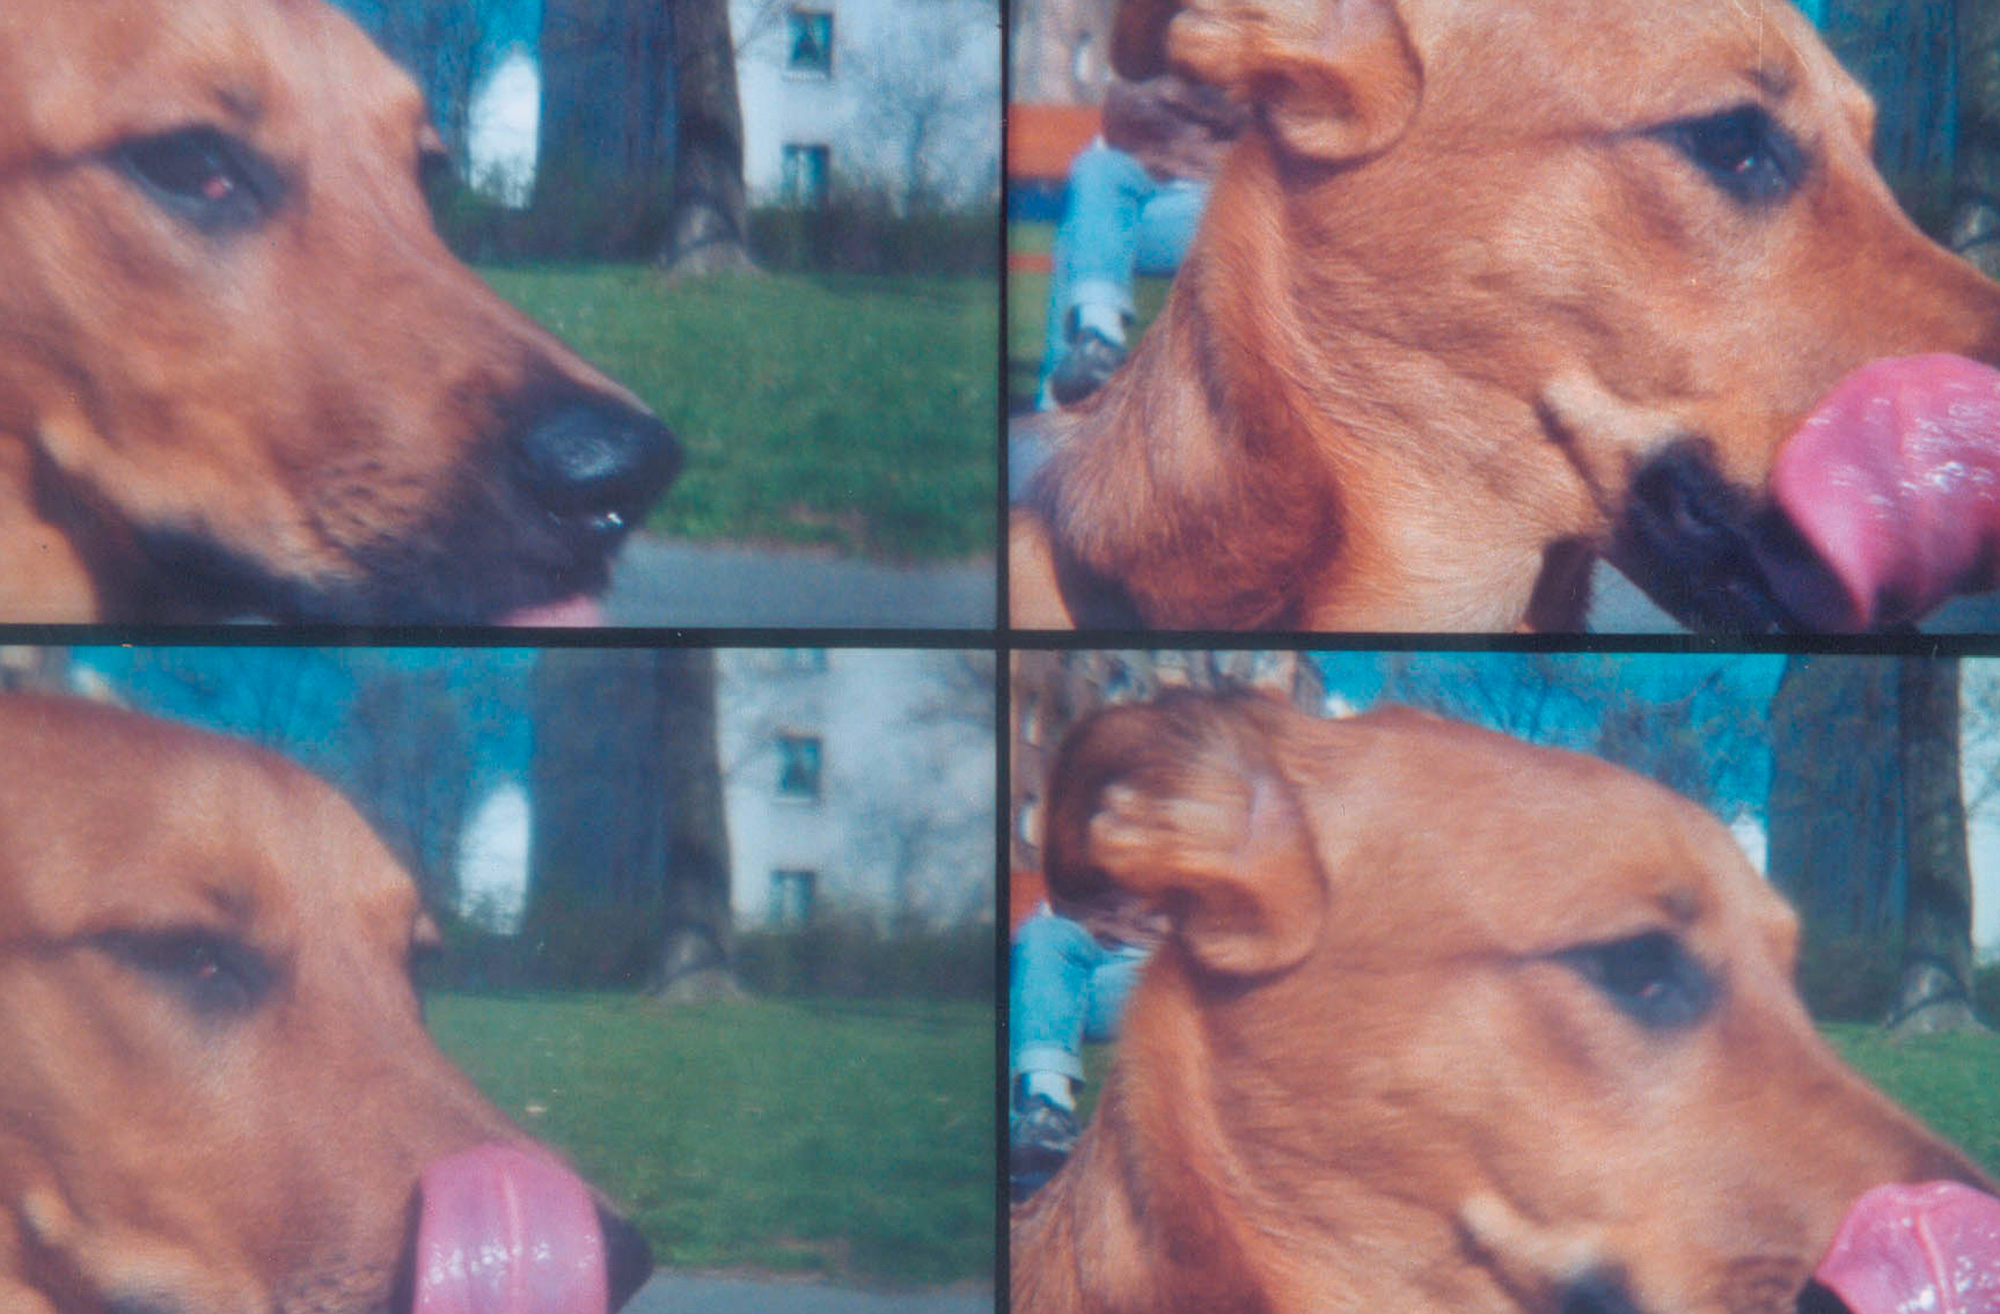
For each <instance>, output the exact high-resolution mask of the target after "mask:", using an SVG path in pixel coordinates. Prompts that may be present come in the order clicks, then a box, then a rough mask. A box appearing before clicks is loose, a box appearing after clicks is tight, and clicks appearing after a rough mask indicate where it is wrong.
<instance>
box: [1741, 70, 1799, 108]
mask: <svg viewBox="0 0 2000 1314" xmlns="http://www.w3.org/2000/svg"><path fill="white" fill-rule="evenodd" d="M1749 79H1750V85H1751V86H1753V87H1755V88H1756V89H1757V90H1758V91H1759V92H1761V93H1763V94H1764V95H1766V96H1768V97H1770V98H1771V99H1772V100H1783V99H1785V98H1786V97H1787V96H1789V95H1791V94H1792V89H1793V88H1794V87H1795V86H1797V85H1798V75H1797V72H1796V70H1795V69H1793V67H1792V66H1791V65H1790V64H1771V63H1764V64H1758V65H1757V66H1756V67H1754V68H1752V69H1751V70H1750V72H1749Z"/></svg>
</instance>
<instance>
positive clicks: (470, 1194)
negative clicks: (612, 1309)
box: [411, 1144, 608, 1314]
mask: <svg viewBox="0 0 2000 1314" xmlns="http://www.w3.org/2000/svg"><path fill="white" fill-rule="evenodd" d="M420 1189H421V1191H422V1193H423V1212H422V1216H421V1218H420V1219H419V1221H418V1223H417V1258H416V1299H415V1301H414V1302H413V1303H412V1306H411V1314H604V1308H605V1305H606V1304H607V1302H608V1295H607V1290H608V1288H607V1283H606V1279H605V1270H604V1238H603V1234H602V1233H601V1232H600V1231H599V1229H598V1223H597V1207H596V1205H595V1204H593V1203H592V1201H591V1198H590V1190H589V1188H587V1187H586V1186H584V1184H583V1183H582V1182H581V1181H580V1180H578V1178H577V1177H576V1175H575V1174H574V1173H572V1172H570V1171H569V1170H568V1169H567V1168H564V1167H563V1166H562V1165H561V1164H559V1163H557V1162H556V1161H555V1160H554V1159H553V1158H551V1157H550V1156H549V1155H547V1154H546V1153H544V1152H542V1151H540V1150H537V1149H534V1148H532V1147H530V1146H525V1145H504V1144H496V1145H481V1146H478V1147H476V1148H474V1149H470V1150H464V1151H461V1152H460V1153H458V1154H454V1155H451V1156H450V1157H448V1158H444V1159H440V1160H438V1161H437V1162H436V1163H433V1164H432V1165H431V1166H430V1167H428V1168H426V1169H425V1170H424V1175H423V1182H422V1185H421V1188H420Z"/></svg>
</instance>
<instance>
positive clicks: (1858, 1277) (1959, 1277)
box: [1799, 1182, 2000, 1314]
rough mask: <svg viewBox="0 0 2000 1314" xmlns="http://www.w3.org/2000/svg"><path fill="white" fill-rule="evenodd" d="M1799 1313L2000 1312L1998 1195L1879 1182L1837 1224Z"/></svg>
mask: <svg viewBox="0 0 2000 1314" xmlns="http://www.w3.org/2000/svg"><path fill="white" fill-rule="evenodd" d="M1799 1310H1800V1314H1831V1312H1832V1311H1838V1310H1846V1311H1849V1314H2000V1199H1995V1198H1994V1197H1992V1196H1990V1195H1986V1194H1983V1193H1982V1192H1979V1191H1975V1190H1973V1189H1972V1188H1971V1187H1969V1186H1961V1185H1960V1184H1958V1183H1957V1182H1930V1183H1927V1184H1925V1185H1922V1186H1879V1187H1876V1188H1875V1189H1874V1190H1872V1191H1870V1192H1868V1193H1867V1194H1866V1195H1864V1196H1862V1197H1861V1199H1860V1200H1858V1201H1856V1202H1855V1204H1854V1207H1853V1208H1852V1209H1850V1210H1849V1211H1848V1214H1847V1218H1846V1219H1845V1221H1843V1222H1842V1223H1841V1225H1840V1231H1839V1233H1838V1234H1837V1235H1836V1236H1835V1238H1834V1242H1833V1245H1832V1247H1831V1248H1829V1249H1828V1251H1827V1254H1826V1258H1825V1259H1823V1260H1821V1261H1820V1265H1819V1267H1818V1268H1817V1269H1816V1270H1814V1273H1813V1285H1812V1286H1811V1287H1810V1288H1808V1289H1807V1292H1806V1295H1805V1296H1804V1297H1803V1298H1802V1299H1801V1300H1800V1302H1799Z"/></svg>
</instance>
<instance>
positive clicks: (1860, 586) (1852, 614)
mask: <svg viewBox="0 0 2000 1314" xmlns="http://www.w3.org/2000/svg"><path fill="white" fill-rule="evenodd" d="M1770 489H1771V495H1772V497H1773V499H1774V500H1775V502H1776V505H1777V508H1778V510H1779V511H1780V512H1781V513H1782V514H1783V516H1784V518H1785V519H1786V520H1787V521H1788V522H1789V523H1790V525H1791V527H1792V529H1793V530H1794V531H1795V532H1796V533H1797V535H1798V536H1799V538H1800V539H1801V540H1802V541H1803V543H1804V544H1805V545H1806V546H1807V547H1808V548H1809V549H1810V555H1811V557H1812V558H1815V559H1816V563H1815V564H1812V565H1810V566H1809V567H1808V569H1806V570H1805V571H1803V572H1801V571H1798V570H1797V569H1795V567H1796V565H1797V562H1796V561H1795V560H1785V559H1783V558H1768V557H1767V559H1765V560H1764V561H1763V563H1762V564H1763V567H1764V571H1765V574H1766V577H1767V578H1768V579H1769V580H1770V582H1771V585H1772V587H1773V589H1774V590H1775V591H1776V592H1777V593H1778V594H1779V595H1780V597H1782V598H1784V599H1785V601H1786V603H1787V606H1788V609H1789V610H1791V611H1792V613H1793V614H1794V615H1795V616H1796V617H1797V618H1798V619H1799V620H1801V621H1803V622H1805V623H1806V624H1807V625H1808V626H1810V627H1811V628H1814V629H1820V630H1834V631H1853V630H1862V629H1872V628H1880V627H1883V626H1887V625H1894V624H1898V623H1901V622H1905V621H1911V620H1915V619H1916V618H1917V617H1919V616H1922V615H1923V614H1924V613H1926V612H1928V611H1930V610H1931V609H1932V608H1933V607H1935V606H1937V605H1938V604H1939V603H1941V602H1943V601H1944V600H1945V599H1946V598H1948V597H1950V596H1952V595H1953V594H1956V593H1966V592H1976V591H1980V590H1984V589H1990V588H1992V587H1993V586H1994V585H1995V584H1996V583H2000V371H1995V370H1992V369H1989V368H1988V367H1986V366H1984V365H1980V364H1976V363H1975V362H1973V361H1969V360H1965V359H1962V358H1960V357H1957V356H1912V357H1906V358H1902V359H1896V360H1878V361H1874V362H1871V363H1870V364H1867V365H1864V366H1862V367H1861V368H1860V369H1857V370H1855V371H1854V372H1853V373H1852V374H1849V375H1848V376H1847V377H1846V378H1845V379H1843V380H1841V382H1840V383H1838V384H1837V385H1835V387H1834V389H1833V391H1832V392H1830V393H1828V394H1827V396H1826V398H1825V399H1824V400H1823V401H1822V402H1821V403H1820V404H1819V406H1818V407H1817V408H1815V410H1814V411H1813V413H1812V414H1811V415H1810V416H1808V417H1807V419H1806V421H1805V423H1804V424H1803V425H1802V426H1801V427H1800V428H1799V430H1798V432H1797V433H1796V434H1794V435H1793V436H1792V438H1791V439H1789V440H1788V441H1787V442H1786V443H1785V445H1784V447H1782V448H1781V449H1780V450H1779V452H1778V456H1777V460H1776V463H1775V464H1774V465H1773V467H1772V471H1771V481H1770ZM1829 578H1830V580H1831V582H1832V585H1833V586H1832V587H1826V581H1828V580H1829Z"/></svg>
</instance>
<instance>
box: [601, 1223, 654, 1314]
mask: <svg viewBox="0 0 2000 1314" xmlns="http://www.w3.org/2000/svg"><path fill="white" fill-rule="evenodd" d="M597 1222H598V1225H599V1226H601V1227H602V1228H603V1229H604V1275H605V1278H606V1283H605V1285H606V1286H607V1287H608V1288H609V1289H610V1293H611V1308H612V1309H614V1310H615V1309H618V1308H620V1307H622V1306H623V1305H624V1304H625V1302H626V1301H628V1300H630V1299H632V1297H633V1296H634V1295H635V1294H637V1293H638V1290H639V1288H640V1287H642V1286H644V1285H646V1279H647V1278H649V1277H651V1276H652V1273H653V1251H652V1247H650V1246H648V1245H647V1244H646V1238H645V1237H643V1236H640V1235H639V1230H638V1229H637V1228H635V1227H633V1226H632V1225H631V1224H630V1223H628V1222H626V1221H625V1220H624V1219H623V1218H620V1217H619V1216H618V1215H617V1214H614V1213H612V1212H611V1211H610V1210H608V1209H605V1208H604V1207H603V1206H601V1205H600V1206H599V1207H598V1210H597Z"/></svg>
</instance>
